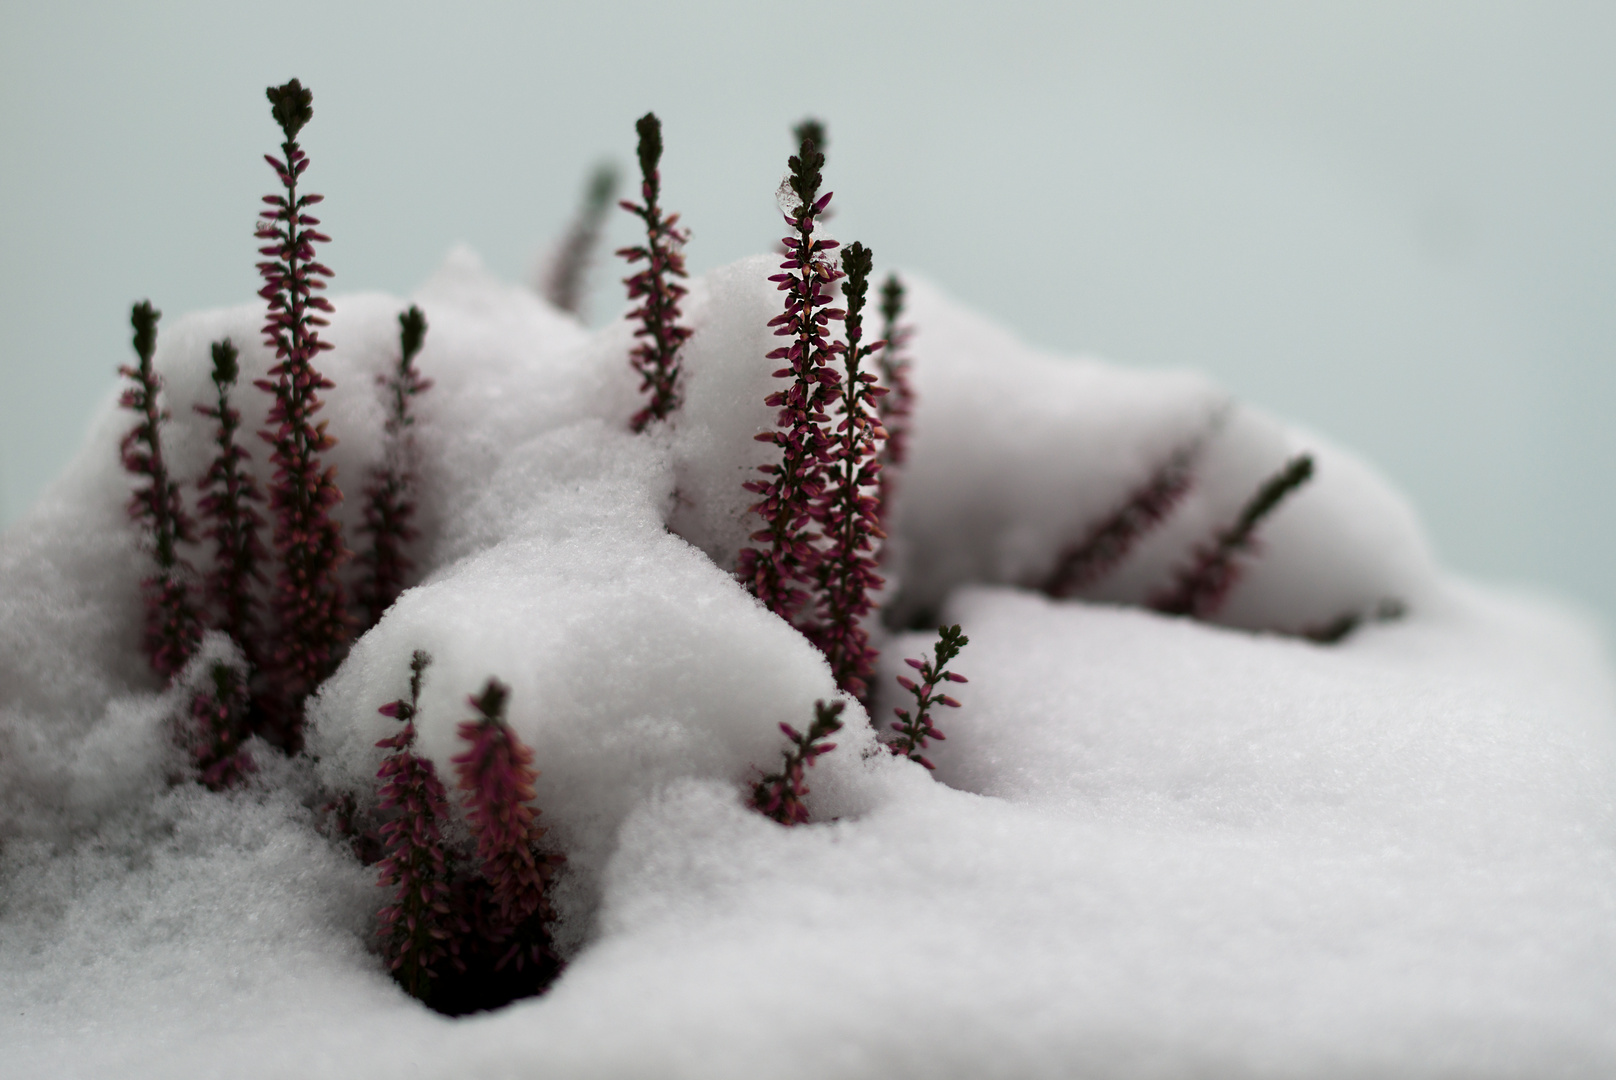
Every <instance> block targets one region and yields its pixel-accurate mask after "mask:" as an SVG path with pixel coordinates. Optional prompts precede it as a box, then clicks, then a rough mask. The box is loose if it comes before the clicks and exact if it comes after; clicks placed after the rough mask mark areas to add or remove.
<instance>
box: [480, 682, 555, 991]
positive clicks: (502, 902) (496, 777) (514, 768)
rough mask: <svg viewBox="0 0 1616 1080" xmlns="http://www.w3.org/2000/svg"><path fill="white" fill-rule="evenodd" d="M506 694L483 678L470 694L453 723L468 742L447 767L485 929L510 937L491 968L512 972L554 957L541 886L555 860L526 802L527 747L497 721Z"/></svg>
mask: <svg viewBox="0 0 1616 1080" xmlns="http://www.w3.org/2000/svg"><path fill="white" fill-rule="evenodd" d="M509 696H510V688H509V687H507V686H505V685H504V684H503V683H501V682H500V681H499V680H498V679H489V680H488V683H487V684H486V685H485V686H484V687H483V691H482V693H481V694H478V695H474V696H473V697H471V698H470V703H471V707H472V708H473V709H475V710H476V711H477V713H478V717H477V719H475V720H468V721H466V722H465V723H463V724H461V725H460V737H461V739H463V740H464V741H466V742H467V743H469V744H470V746H469V748H468V749H467V750H466V751H465V752H464V753H462V754H460V755H458V756H457V757H455V758H454V765H455V773H456V775H457V776H458V777H459V785H458V786H459V788H460V790H461V791H462V792H464V793H465V795H464V798H465V804H466V808H467V815H466V817H467V821H468V822H469V824H470V826H471V833H472V836H473V837H474V838H475V840H476V842H477V857H478V858H479V859H480V860H481V861H482V874H483V878H484V879H485V880H486V881H487V882H488V884H489V885H490V886H491V894H492V895H491V900H492V902H493V906H494V908H495V918H493V919H492V920H491V921H492V924H493V925H492V927H491V934H492V936H493V938H494V939H495V941H496V942H501V941H509V942H510V946H509V948H508V949H507V950H506V952H505V954H504V956H503V957H502V958H501V960H500V961H499V964H498V967H504V966H505V965H506V964H507V963H511V962H513V961H514V966H515V967H516V968H517V969H518V970H520V969H521V968H522V967H524V966H525V965H527V964H532V965H534V967H535V968H539V967H542V966H543V965H544V964H546V963H547V962H553V961H554V953H553V952H552V951H551V949H550V941H549V935H548V933H547V931H546V924H547V923H549V922H550V921H552V920H553V919H554V913H553V912H552V911H551V909H550V901H549V898H548V897H547V896H546V889H547V888H548V886H549V883H550V879H551V877H552V876H553V875H554V873H555V870H556V867H557V866H558V865H559V864H560V863H561V862H562V858H561V856H559V855H553V854H546V853H545V852H544V851H543V850H542V849H541V847H540V843H539V842H540V841H541V840H542V839H543V838H544V834H545V830H544V829H543V828H542V827H540V825H539V824H538V821H537V818H538V814H537V812H536V811H535V810H534V809H533V808H532V807H531V806H529V805H528V804H529V803H530V802H532V800H533V782H534V780H536V779H537V778H538V775H539V774H538V772H537V771H535V770H534V768H533V751H532V750H530V749H528V747H527V746H526V745H524V744H523V742H522V740H521V739H519V738H517V736H516V733H515V732H514V731H512V730H511V729H510V727H509V725H507V724H506V722H505V703H506V701H507V700H508V698H509Z"/></svg>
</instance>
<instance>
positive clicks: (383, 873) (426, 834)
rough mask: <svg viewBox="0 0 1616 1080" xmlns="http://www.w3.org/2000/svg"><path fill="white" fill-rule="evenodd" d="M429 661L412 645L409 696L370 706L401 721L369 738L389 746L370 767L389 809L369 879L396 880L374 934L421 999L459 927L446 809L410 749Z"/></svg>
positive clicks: (397, 974) (438, 786) (428, 769)
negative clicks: (444, 827) (444, 830)
mask: <svg viewBox="0 0 1616 1080" xmlns="http://www.w3.org/2000/svg"><path fill="white" fill-rule="evenodd" d="M431 662H432V658H431V657H430V656H428V655H427V654H426V653H424V652H421V651H419V650H417V651H416V653H415V654H414V655H413V656H412V657H411V658H410V698H409V700H408V701H405V700H403V699H400V700H398V701H395V702H392V703H391V704H388V705H383V706H382V707H381V708H380V709H379V710H377V711H378V712H380V713H381V714H382V715H383V716H391V717H393V718H394V719H396V720H399V721H400V722H402V723H403V725H404V729H403V730H402V731H400V732H399V733H398V734H397V735H394V736H392V737H391V738H387V739H382V740H381V741H380V742H378V743H377V744H376V745H377V746H379V747H382V748H384V749H389V750H392V751H393V753H392V754H390V755H389V756H388V757H387V758H386V759H385V760H384V761H383V762H382V766H381V768H380V769H379V770H378V771H377V773H376V777H377V779H379V780H381V781H382V787H381V792H380V797H381V809H382V810H383V811H389V810H391V811H397V814H396V816H395V817H393V818H392V819H391V820H390V821H388V822H387V823H386V824H384V825H383V826H382V828H381V835H382V843H383V845H384V848H385V851H386V854H384V855H383V856H382V859H381V862H380V863H379V864H378V865H379V866H380V873H379V875H378V877H377V884H378V885H381V886H382V887H383V888H386V887H388V886H396V887H397V892H396V893H395V900H394V902H393V903H392V904H390V905H388V906H387V907H384V908H382V910H381V912H380V914H379V919H380V923H381V926H380V929H379V930H378V933H379V934H380V936H381V938H382V952H383V955H384V956H385V958H386V960H387V966H388V968H389V970H391V971H392V972H393V977H394V978H396V979H397V980H398V981H399V983H400V984H401V985H402V986H403V987H404V989H405V990H407V991H408V992H409V993H410V994H412V995H414V996H415V997H417V998H421V999H423V1000H424V999H425V998H426V996H427V994H428V992H429V991H430V988H431V981H432V980H433V979H435V978H436V977H437V975H438V972H437V967H438V965H439V964H441V963H442V962H443V960H444V959H445V958H446V957H448V955H449V952H450V949H451V948H452V947H453V946H454V942H455V937H456V934H457V933H463V932H464V930H465V927H464V925H463V924H462V923H461V922H460V920H459V919H458V917H457V916H456V915H455V914H454V912H453V910H452V909H451V907H450V903H449V900H450V891H449V881H448V878H449V867H448V860H447V857H446V856H445V853H444V848H443V839H442V836H441V834H440V822H442V821H444V820H445V819H446V817H447V816H448V813H449V802H448V797H447V796H446V794H445V793H444V790H443V784H442V783H441V782H440V781H439V780H438V774H437V770H436V769H435V768H433V765H432V762H431V761H429V760H427V759H426V758H422V757H418V756H416V754H415V752H414V749H413V747H414V745H415V717H416V714H417V711H418V709H419V708H420V704H421V680H422V676H423V674H424V673H425V671H426V668H427V665H428V664H430V663H431Z"/></svg>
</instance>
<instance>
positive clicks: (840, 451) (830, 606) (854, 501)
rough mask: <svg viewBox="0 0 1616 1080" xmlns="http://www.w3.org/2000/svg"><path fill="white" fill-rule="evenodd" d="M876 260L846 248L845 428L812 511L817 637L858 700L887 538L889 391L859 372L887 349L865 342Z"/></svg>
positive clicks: (869, 663) (829, 451)
mask: <svg viewBox="0 0 1616 1080" xmlns="http://www.w3.org/2000/svg"><path fill="white" fill-rule="evenodd" d="M872 262H873V257H872V256H871V254H870V251H869V249H868V248H866V247H865V246H864V245H863V244H860V243H853V244H850V245H849V246H848V247H847V248H845V249H843V252H842V268H843V270H844V271H845V272H846V275H847V276H846V282H845V284H844V285H843V288H842V294H843V296H844V297H845V298H846V300H847V313H846V319H845V325H846V328H847V331H846V333H847V344H846V346H845V347H844V348H842V354H843V356H844V358H845V362H846V367H847V381H846V389H845V390H844V392H843V393H842V395H841V407H840V409H839V410H838V415H839V416H840V423H839V424H838V425H837V427H836V430H835V434H834V436H833V438H832V439H831V440H830V443H829V446H828V447H827V448H826V452H825V454H824V458H823V460H824V461H825V485H826V486H825V490H824V493H823V495H822V496H821V498H820V500H819V501H818V502H817V504H816V505H815V506H814V517H815V519H816V520H817V521H818V523H819V526H820V529H821V530H822V533H823V536H824V539H825V542H826V546H825V548H824V550H823V551H822V552H821V553H820V555H819V558H818V563H817V566H816V568H815V583H816V584H817V585H818V588H819V611H818V615H819V619H818V622H817V624H816V625H815V626H814V628H813V637H814V639H815V643H816V644H818V645H819V647H820V649H821V650H822V651H823V652H824V654H825V658H826V659H827V660H829V661H830V669H831V672H832V674H833V675H835V677H836V685H837V686H838V687H839V688H840V689H841V690H843V691H846V692H847V693H849V694H852V695H854V696H855V697H858V698H863V697H864V696H865V695H866V694H867V693H868V692H869V680H870V678H871V676H872V675H873V673H874V671H875V661H876V651H875V650H874V649H873V648H871V647H870V635H869V633H868V631H867V630H865V628H864V625H863V624H864V620H865V618H866V617H868V615H869V614H870V611H871V609H872V608H873V607H874V604H873V603H872V601H871V593H872V592H874V591H875V590H878V589H879V588H880V587H881V585H882V584H883V579H882V577H881V575H880V574H878V573H877V572H876V570H877V567H878V566H879V563H878V561H877V559H876V555H875V542H876V540H878V539H885V537H886V534H885V533H884V532H882V531H881V523H880V520H879V514H880V507H879V504H878V501H877V495H876V486H877V484H878V482H879V477H880V472H881V463H880V461H879V457H878V455H879V453H880V446H881V442H882V440H883V439H884V438H885V435H886V433H885V432H884V431H883V430H882V429H881V425H880V421H879V420H877V418H876V402H878V401H879V400H880V398H881V397H882V396H884V395H885V394H886V390H885V388H883V387H880V386H877V385H876V381H875V375H874V374H872V373H870V372H867V371H862V370H860V367H859V365H860V363H861V362H862V361H864V360H866V359H868V358H869V356H870V355H871V354H872V353H873V352H875V350H876V349H878V348H880V346H881V344H882V343H881V342H876V343H875V344H874V345H864V344H863V330H864V319H863V311H864V300H865V296H866V294H867V293H868V291H869V280H870V267H871V264H872Z"/></svg>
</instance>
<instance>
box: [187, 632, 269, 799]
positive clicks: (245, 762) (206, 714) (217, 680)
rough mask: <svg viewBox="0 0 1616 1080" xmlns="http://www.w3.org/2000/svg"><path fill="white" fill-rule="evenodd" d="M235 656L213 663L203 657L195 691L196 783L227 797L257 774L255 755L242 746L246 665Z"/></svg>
mask: <svg viewBox="0 0 1616 1080" xmlns="http://www.w3.org/2000/svg"><path fill="white" fill-rule="evenodd" d="M231 652H232V653H233V655H229V656H226V657H217V656H215V657H214V658H212V659H209V658H208V657H207V655H206V653H204V654H203V655H201V656H198V658H197V659H198V660H199V661H204V660H205V661H206V673H205V674H200V675H199V676H197V677H195V683H196V685H194V686H193V688H192V690H191V732H190V745H191V762H192V764H194V765H195V766H196V771H197V779H199V780H200V781H201V782H202V783H203V784H204V785H206V786H207V787H208V789H209V790H211V791H223V790H225V789H226V788H231V787H235V786H236V785H238V784H240V783H241V782H242V781H243V780H244V779H246V777H247V776H248V774H250V773H253V772H256V771H257V768H258V766H257V765H256V764H254V762H253V759H252V755H251V754H249V753H248V752H247V750H246V749H245V748H244V746H243V744H244V743H245V742H246V740H247V735H248V724H247V710H248V708H249V704H250V702H249V698H248V692H247V665H246V662H245V658H244V657H243V656H242V655H241V654H240V653H237V652H235V650H233V649H232V650H231Z"/></svg>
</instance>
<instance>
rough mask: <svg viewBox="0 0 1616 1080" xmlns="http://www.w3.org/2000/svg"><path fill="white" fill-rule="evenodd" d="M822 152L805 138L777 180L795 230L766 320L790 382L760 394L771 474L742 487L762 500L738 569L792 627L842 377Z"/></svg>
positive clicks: (812, 558)
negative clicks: (778, 309)
mask: <svg viewBox="0 0 1616 1080" xmlns="http://www.w3.org/2000/svg"><path fill="white" fill-rule="evenodd" d="M824 162H825V155H824V154H822V153H820V152H819V150H818V148H817V146H816V145H815V143H814V142H813V141H812V140H809V139H804V140H803V142H802V146H801V148H800V150H799V151H798V153H797V154H796V155H795V156H793V157H792V158H791V159H790V162H789V165H790V173H789V175H788V177H787V180H786V183H785V184H783V185H782V186H781V195H782V200H781V201H782V213H783V214H784V215H785V220H786V223H787V225H788V226H790V227H791V228H792V229H793V230H794V235H790V236H787V237H785V238H784V241H783V243H784V244H785V247H786V251H787V252H788V254H787V256H786V259H785V261H784V262H782V263H781V264H780V269H781V270H782V271H783V272H782V273H779V274H775V275H773V276H772V277H770V279H769V280H770V281H773V282H775V283H776V284H777V285H778V286H779V289H780V291H781V292H784V293H785V294H786V296H785V310H784V311H783V312H782V313H781V314H780V315H777V316H775V318H774V319H772V320H770V323H769V325H770V326H773V327H776V329H775V334H776V335H777V336H780V337H788V338H790V339H791V340H790V343H789V344H787V345H783V346H781V347H780V348H778V349H775V350H773V351H772V352H770V353H769V354H768V359H770V360H784V361H786V366H785V367H783V368H780V369H779V370H778V371H776V372H775V373H774V374H775V377H776V378H781V379H789V380H791V381H790V384H789V385H788V386H787V387H786V388H785V389H783V390H779V391H776V392H775V393H772V394H770V395H769V396H768V397H767V398H765V399H764V400H765V403H766V404H767V405H768V406H769V407H770V408H774V409H778V410H779V412H778V414H777V416H776V419H775V426H776V428H778V429H779V430H776V431H771V432H765V433H764V434H761V435H758V436H757V439H758V441H759V442H767V443H772V444H773V445H774V446H776V447H777V448H778V449H779V451H780V460H779V461H778V462H777V463H773V464H765V465H760V466H758V471H759V472H761V473H763V474H764V475H765V476H766V477H768V479H766V480H752V481H748V482H747V483H746V484H745V485H744V486H745V488H746V490H748V491H750V492H752V493H753V494H756V495H760V496H762V498H760V499H759V500H758V502H756V503H754V504H753V505H752V507H751V512H753V513H756V514H758V515H759V516H760V517H762V518H763V522H764V527H763V528H762V529H759V530H758V531H756V532H754V533H753V534H752V535H751V537H750V539H751V541H752V543H753V544H756V545H759V546H757V547H746V548H743V549H742V550H741V552H740V557H739V559H738V561H737V572H738V574H739V575H740V578H741V580H742V581H743V582H745V584H746V586H747V588H748V589H750V590H751V592H752V594H753V595H754V596H756V597H757V598H758V599H759V600H761V601H763V603H764V604H765V605H766V606H767V607H768V608H769V610H770V611H773V612H774V613H775V614H776V615H779V616H780V617H781V618H783V619H785V620H786V621H787V622H792V623H795V621H796V616H797V613H798V611H799V610H800V609H801V608H802V606H803V604H804V602H805V601H806V600H807V599H808V592H807V589H806V588H804V586H805V585H809V584H811V583H812V580H813V577H812V575H813V573H814V570H815V566H816V563H817V554H816V551H815V542H816V540H817V536H816V534H815V533H814V532H813V531H812V529H811V528H810V527H809V523H810V520H811V518H812V507H813V503H814V501H815V500H817V499H818V498H819V497H820V495H821V494H822V493H823V491H824V466H825V461H826V456H827V454H828V452H829V449H830V442H831V440H830V437H829V433H828V431H827V430H826V429H827V425H828V423H829V418H828V417H827V416H826V414H825V409H826V408H827V407H828V406H830V405H832V404H834V403H835V401H836V399H837V398H838V397H839V396H840V395H841V379H840V377H839V376H838V375H837V373H836V371H835V370H834V369H833V368H832V367H831V360H832V359H833V358H834V357H835V355H836V352H837V349H836V346H835V344H834V343H833V342H832V341H831V340H830V338H829V336H828V334H827V331H826V326H827V324H828V323H829V322H831V321H833V320H839V319H841V318H842V314H843V313H842V312H841V311H839V310H837V309H835V308H832V307H830V306H829V304H830V295H829V293H828V292H826V287H827V286H828V285H831V284H832V283H834V282H836V281H837V280H838V279H840V278H841V276H842V274H841V271H840V270H839V269H837V268H836V267H835V266H834V265H833V264H832V263H831V262H830V261H829V260H828V259H827V258H826V257H825V255H826V253H827V252H829V251H830V250H832V249H833V248H835V247H837V246H838V245H837V243H836V241H834V240H831V239H828V238H825V237H820V236H816V234H815V233H816V230H815V225H816V223H817V221H818V219H819V217H820V215H821V213H822V212H823V211H824V209H825V207H826V205H827V204H829V202H830V198H831V193H830V192H826V193H825V194H824V195H820V194H819V187H820V184H821V182H822V176H821V168H822V166H823V165H824Z"/></svg>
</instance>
